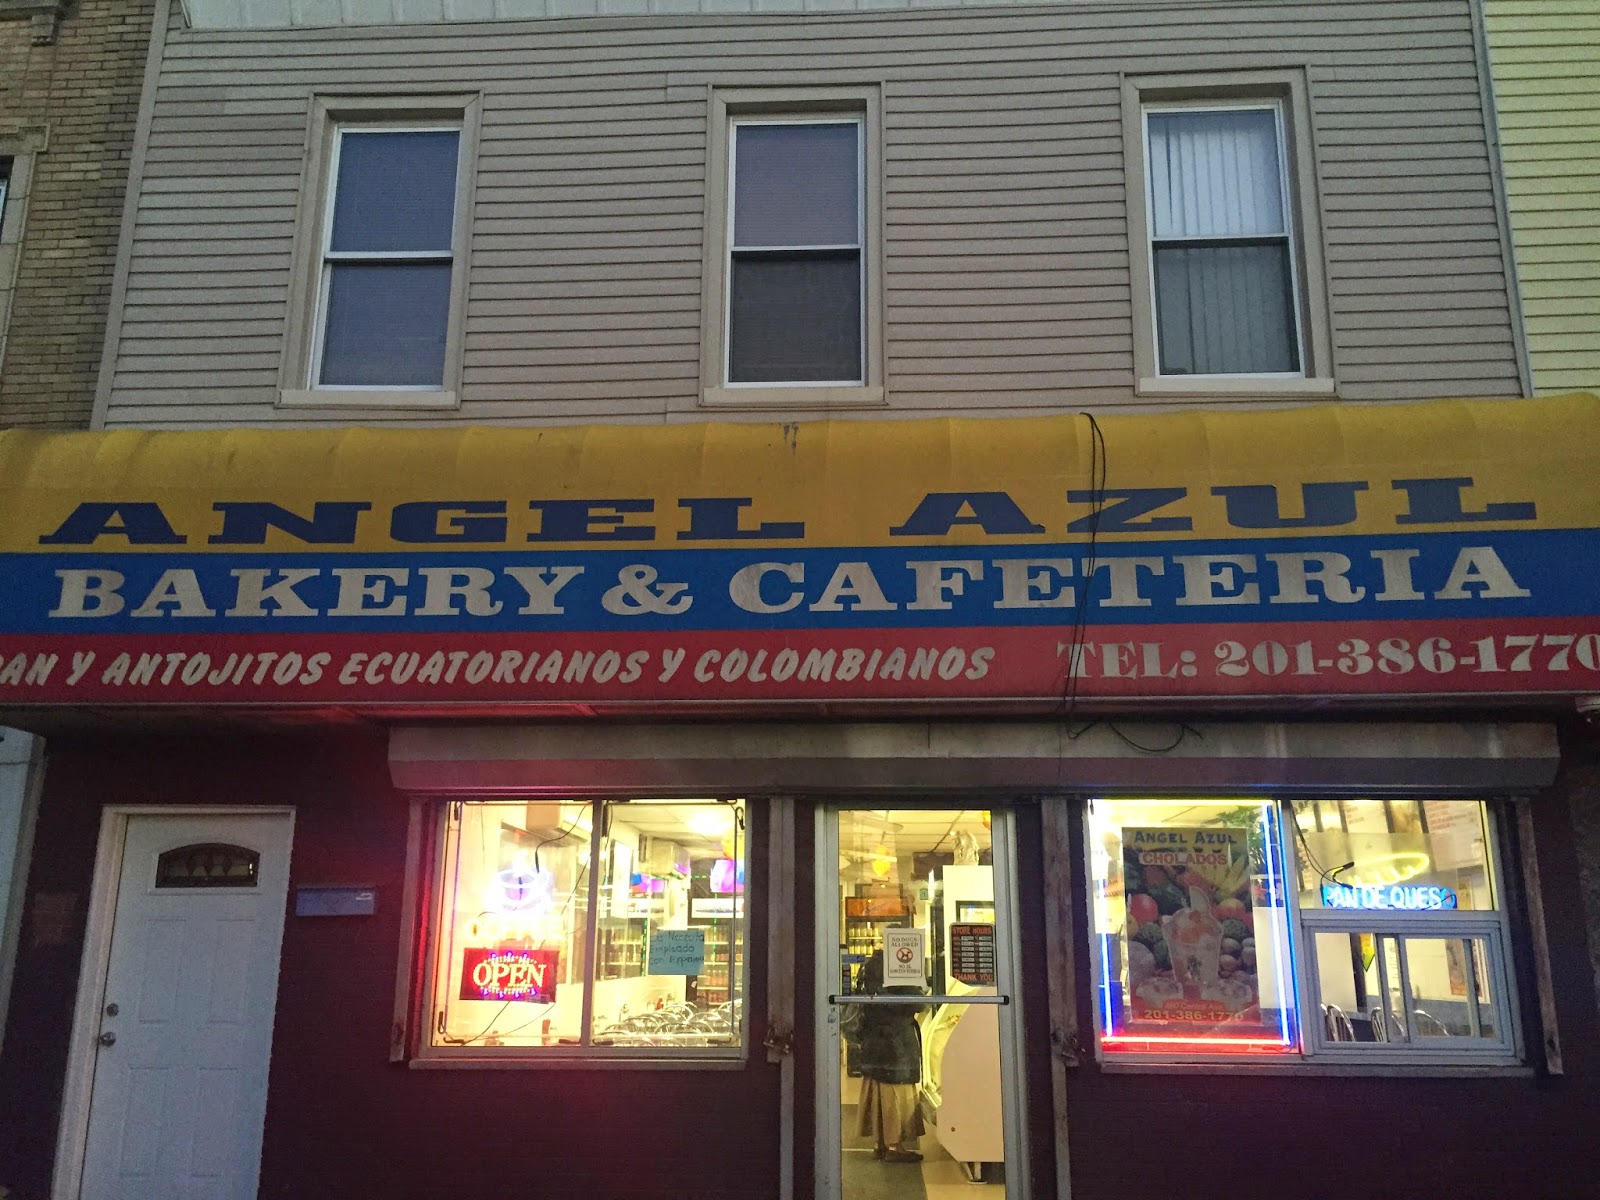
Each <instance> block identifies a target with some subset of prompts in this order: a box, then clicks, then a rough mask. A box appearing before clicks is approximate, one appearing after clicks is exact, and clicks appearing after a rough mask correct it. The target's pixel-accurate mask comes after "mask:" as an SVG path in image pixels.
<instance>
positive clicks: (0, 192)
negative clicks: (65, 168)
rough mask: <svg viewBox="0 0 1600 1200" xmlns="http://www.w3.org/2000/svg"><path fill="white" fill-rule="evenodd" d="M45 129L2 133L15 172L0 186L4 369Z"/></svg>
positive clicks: (0, 145) (1, 149)
mask: <svg viewBox="0 0 1600 1200" xmlns="http://www.w3.org/2000/svg"><path fill="white" fill-rule="evenodd" d="M49 142H50V138H49V131H48V129H46V128H45V127H44V126H42V125H40V126H18V127H15V128H13V129H9V130H6V131H5V132H0V158H7V159H10V160H11V169H10V171H9V172H8V173H7V177H6V179H5V182H4V183H3V184H0V367H3V366H4V365H5V351H6V340H7V338H6V333H7V329H8V327H9V325H10V321H11V301H12V298H13V297H14V296H15V294H16V288H17V274H18V271H19V270H20V268H21V266H22V238H23V231H24V229H25V227H26V225H27V219H28V196H29V193H30V192H32V190H33V171H34V166H35V163H36V161H37V158H38V156H39V155H40V154H41V153H43V152H44V151H45V150H46V149H47V148H48V146H49Z"/></svg>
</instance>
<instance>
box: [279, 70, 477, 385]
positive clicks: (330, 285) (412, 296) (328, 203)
mask: <svg viewBox="0 0 1600 1200" xmlns="http://www.w3.org/2000/svg"><path fill="white" fill-rule="evenodd" d="M350 104H351V106H352V107H350V108H348V109H346V108H344V107H342V106H339V105H336V103H335V102H332V101H328V100H321V99H319V100H318V101H317V102H316V104H315V106H314V110H313V121H312V127H313V134H314V137H313V143H314V144H313V146H312V157H311V161H310V162H309V164H308V168H307V177H306V196H305V199H304V200H303V202H302V211H301V225H300V232H299V242H298V245H297V258H296V270H297V280H296V286H295V295H296V305H295V308H294V310H293V311H292V313H291V320H290V326H289V338H288V344H287V347H286V351H285V360H284V377H283V393H282V400H283V403H285V404H323V405H328V404H332V405H374V404H380V405H386V406H403V407H418V406H421V407H453V406H454V405H455V403H456V384H457V379H458V376H459V374H460V357H461V326H462V321H463V316H464V307H465V295H466V286H465V283H466V281H465V273H466V272H465V266H466V243H467V233H468V230H469V228H470V221H469V220H468V217H469V214H470V204H471V169H470V167H471V150H472V145H473V142H474V129H475V118H476V107H477V106H476V102H475V100H474V99H472V98H470V97H463V98H459V99H458V100H451V99H450V98H447V97H441V98H433V97H430V98H427V99H426V100H421V99H393V100H384V99H381V98H368V97H362V98H361V99H360V100H359V101H355V100H352V101H351V102H350Z"/></svg>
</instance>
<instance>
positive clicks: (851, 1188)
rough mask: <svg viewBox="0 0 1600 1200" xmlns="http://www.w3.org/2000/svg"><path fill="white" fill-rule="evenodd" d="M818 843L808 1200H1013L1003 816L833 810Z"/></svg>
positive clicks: (1009, 916) (1019, 1179) (1013, 1067)
mask: <svg viewBox="0 0 1600 1200" xmlns="http://www.w3.org/2000/svg"><path fill="white" fill-rule="evenodd" d="M821 835H822V836H820V837H819V838H818V846H819V848H820V854H819V859H818V868H817V876H816V877H817V905H818V912H817V931H818V939H819V960H820V961H819V967H820V969H819V971H818V978H819V980H820V981H821V985H820V986H821V988H823V989H825V994H824V995H822V996H821V997H820V998H819V999H820V1000H821V1003H820V1004H819V1006H818V1007H819V1011H820V1013H821V1019H820V1022H819V1026H820V1028H819V1037H818V1080H817V1100H818V1102H817V1114H818V1130H817V1146H818V1149H817V1181H818V1188H817V1194H818V1196H819V1197H823V1198H824V1200H888V1198H889V1197H893V1198H895V1200H957V1197H959V1198H961V1200H978V1198H980V1197H981V1198H982V1200H1021V1198H1023V1197H1025V1195H1026V1178H1027V1172H1026V1170H1025V1168H1024V1160H1023V1158H1022V1142H1021V1139H1020V1130H1021V1129H1022V1127H1023V1126H1022V1122H1021V1119H1020V1109H1021V1106H1022V1103H1021V1096H1022V1088H1021V1083H1020V1078H1021V1077H1020V1074H1019V1068H1020V1061H1021V1056H1020V1053H1019V1049H1020V1047H1019V1037H1020V1030H1021V1020H1020V1012H1019V1010H1018V1005H1017V1003H1016V1001H1017V990H1016V987H1015V978H1016V973H1015V959H1016V951H1015V940H1016V922H1015V907H1016V906H1015V899H1014V882H1013V876H1012V870H1011V862H1012V837H1011V824H1010V820H1009V814H1008V813H1006V812H1003V811H994V812H991V811H989V810H985V809H977V808H969V809H957V808H915V809H913V808H894V809H882V808H878V809H866V808H838V809H834V810H832V811H830V812H828V813H827V814H826V817H825V823H824V828H823V830H822V831H821ZM830 884H831V885H832V886H830ZM974 1184H981V1185H983V1186H982V1190H981V1191H979V1190H978V1189H977V1188H976V1187H974Z"/></svg>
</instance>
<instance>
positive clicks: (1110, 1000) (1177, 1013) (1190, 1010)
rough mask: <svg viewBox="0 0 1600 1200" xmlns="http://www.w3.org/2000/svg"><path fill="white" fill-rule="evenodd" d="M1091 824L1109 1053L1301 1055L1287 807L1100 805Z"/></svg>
mask: <svg viewBox="0 0 1600 1200" xmlns="http://www.w3.org/2000/svg"><path fill="white" fill-rule="evenodd" d="M1089 824H1090V831H1091V832H1090V846H1091V851H1090V854H1091V860H1092V869H1093V875H1094V881H1095V897H1094V911H1095V936H1096V941H1097V943H1098V947H1099V955H1098V957H1099V960H1100V961H1099V967H1100V1009H1101V1013H1100V1016H1101V1046H1102V1048H1103V1049H1104V1050H1105V1051H1106V1052H1107V1053H1129V1052H1133V1053H1138V1052H1146V1053H1149V1052H1157V1053H1160V1052H1163V1051H1166V1052H1171V1051H1180V1052H1190V1053H1227V1054H1285V1053H1293V1052H1295V1051H1296V1050H1297V1049H1298V1042H1299V1034H1298V1030H1297V1028H1296V1022H1295V1007H1294V992H1293V987H1292V985H1291V981H1292V979H1293V968H1292V965H1291V959H1290V952H1289V928H1288V909H1287V907H1286V899H1287V898H1286V896H1285V887H1284V877H1283V861H1282V855H1281V851H1280V849H1279V839H1278V819H1277V809H1276V806H1275V805H1273V804H1272V803H1263V802H1262V801H1260V800H1234V801H1226V800H1224V801H1211V800H1207V801H1193V800H1175V801H1167V800H1112V801H1105V800H1097V801H1095V802H1093V803H1092V805H1091V806H1090V812H1089Z"/></svg>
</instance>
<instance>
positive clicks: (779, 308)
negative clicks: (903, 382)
mask: <svg viewBox="0 0 1600 1200" xmlns="http://www.w3.org/2000/svg"><path fill="white" fill-rule="evenodd" d="M731 140H732V153H733V161H732V168H731V170H730V172H729V173H730V175H731V176H732V180H733V186H732V189H731V192H732V194H731V196H730V197H729V203H730V207H731V209H732V213H733V220H732V222H731V236H730V237H729V245H728V382H729V383H735V384H738V383H844V384H852V383H854V384H859V383H861V382H862V362H861V344H862V328H861V326H862V312H861V284H862V278H861V268H862V257H861V245H862V235H863V229H862V212H861V122H860V120H859V119H850V118H847V119H844V120H828V121H822V120H812V119H805V118H802V119H791V120H781V121H780V120H770V119H761V120H736V121H735V122H734V126H733V137H732V139H731Z"/></svg>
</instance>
